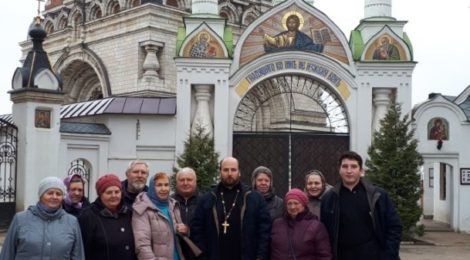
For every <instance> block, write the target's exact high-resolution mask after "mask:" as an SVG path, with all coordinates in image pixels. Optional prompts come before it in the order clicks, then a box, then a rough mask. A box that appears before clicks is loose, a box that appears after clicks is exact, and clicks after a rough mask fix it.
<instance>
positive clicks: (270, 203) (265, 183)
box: [251, 166, 284, 220]
mask: <svg viewBox="0 0 470 260" xmlns="http://www.w3.org/2000/svg"><path fill="white" fill-rule="evenodd" d="M251 185H252V188H253V189H254V190H256V191H258V192H259V193H261V195H263V197H264V200H265V201H266V209H267V210H268V212H269V215H270V216H271V220H274V219H275V218H278V217H280V216H282V213H283V212H284V202H283V200H282V199H281V198H280V197H278V196H276V195H275V194H274V187H273V173H272V171H271V170H270V169H269V168H268V167H265V166H259V167H257V168H256V169H255V170H254V171H253V173H252V174H251Z"/></svg>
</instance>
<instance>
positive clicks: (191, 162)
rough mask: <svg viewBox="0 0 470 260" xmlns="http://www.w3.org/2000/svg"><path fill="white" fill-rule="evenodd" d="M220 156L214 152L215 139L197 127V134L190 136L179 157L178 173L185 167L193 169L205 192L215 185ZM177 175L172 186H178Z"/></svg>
mask: <svg viewBox="0 0 470 260" xmlns="http://www.w3.org/2000/svg"><path fill="white" fill-rule="evenodd" d="M218 158H219V154H218V153H216V152H215V150H214V139H213V138H212V137H211V136H209V135H208V134H207V133H206V132H205V129H204V128H203V127H197V129H196V133H194V134H192V135H190V136H189V138H188V140H186V142H185V143H184V152H183V153H182V154H181V155H180V156H178V157H177V159H176V162H177V164H178V167H175V168H174V169H173V171H174V172H175V173H176V172H178V170H179V169H181V168H183V167H190V168H192V169H193V170H194V171H195V172H196V175H197V187H198V190H199V191H202V192H205V191H207V190H209V188H210V187H211V186H212V185H213V184H214V183H215V181H216V177H217V172H218ZM175 177H176V174H173V175H172V178H171V184H172V186H173V188H174V187H175V184H176V178H175Z"/></svg>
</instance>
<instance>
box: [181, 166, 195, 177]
mask: <svg viewBox="0 0 470 260" xmlns="http://www.w3.org/2000/svg"><path fill="white" fill-rule="evenodd" d="M180 173H192V174H193V175H194V177H195V178H196V179H197V175H196V172H195V171H194V170H193V168H191V167H184V168H181V169H180V170H179V171H178V172H177V173H176V179H178V175H179V174H180Z"/></svg>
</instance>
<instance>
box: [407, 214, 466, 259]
mask: <svg viewBox="0 0 470 260" xmlns="http://www.w3.org/2000/svg"><path fill="white" fill-rule="evenodd" d="M422 223H423V224H424V226H425V233H424V235H423V236H422V237H420V238H418V241H417V242H416V243H415V244H403V245H402V246H401V247H400V257H401V259H402V260H433V259H439V260H468V259H470V234H466V233H456V232H453V231H452V230H451V229H450V228H449V226H448V225H446V224H444V223H439V222H436V221H432V220H422Z"/></svg>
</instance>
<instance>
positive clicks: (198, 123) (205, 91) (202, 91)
mask: <svg viewBox="0 0 470 260" xmlns="http://www.w3.org/2000/svg"><path fill="white" fill-rule="evenodd" d="M211 89H212V86H211V85H196V86H194V90H195V92H196V93H195V94H194V97H195V98H196V114H195V116H194V119H193V123H192V125H191V134H193V135H194V134H195V133H196V132H197V129H198V127H202V128H204V129H205V133H206V134H208V135H209V136H211V137H212V136H213V133H214V131H213V129H212V120H211V114H210V110H209V101H210V99H211Z"/></svg>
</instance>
